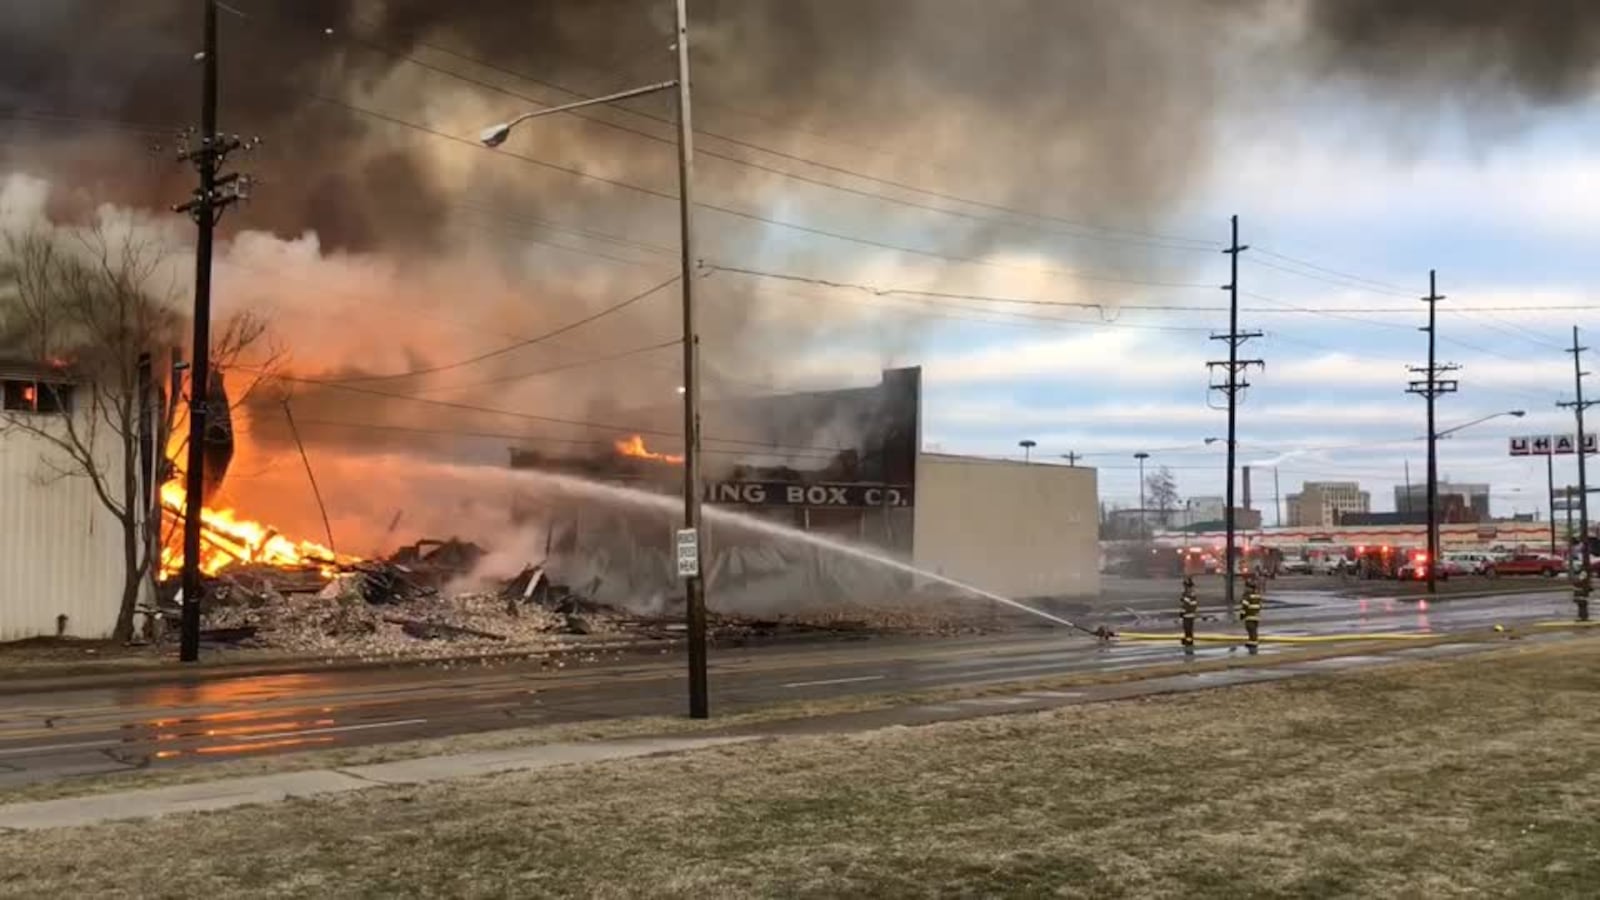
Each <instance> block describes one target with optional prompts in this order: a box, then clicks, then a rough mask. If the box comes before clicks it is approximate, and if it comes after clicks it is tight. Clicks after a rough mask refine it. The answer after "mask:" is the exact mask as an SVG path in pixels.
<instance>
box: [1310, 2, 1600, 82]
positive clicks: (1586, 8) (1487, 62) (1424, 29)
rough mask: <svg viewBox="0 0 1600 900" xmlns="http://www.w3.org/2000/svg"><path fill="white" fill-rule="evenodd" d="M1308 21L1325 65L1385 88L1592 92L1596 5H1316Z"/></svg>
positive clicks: (1599, 29)
mask: <svg viewBox="0 0 1600 900" xmlns="http://www.w3.org/2000/svg"><path fill="white" fill-rule="evenodd" d="M1310 15H1311V19H1310V27H1311V35H1312V37H1313V40H1314V41H1315V42H1316V45H1317V50H1318V51H1319V54H1320V56H1321V58H1322V59H1323V60H1324V61H1326V62H1327V63H1329V64H1332V65H1334V66H1337V67H1338V68H1340V69H1343V70H1345V71H1350V72H1355V73H1357V74H1359V75H1361V76H1362V77H1365V78H1369V79H1373V80H1375V81H1379V82H1381V83H1384V84H1387V85H1391V86H1399V87H1403V88H1407V89H1411V90H1415V91H1419V92H1427V93H1432V94H1435V95H1454V94H1471V95H1477V96H1480V97H1483V98H1484V99H1521V100H1527V101H1531V102H1533V103H1537V104H1553V103H1565V102H1569V101H1574V100H1581V99H1584V98H1586V97H1588V96H1590V95H1591V94H1592V93H1593V91H1594V89H1595V86H1596V81H1595V76H1596V69H1597V67H1600V3H1594V2H1592V0H1318V2H1314V3H1312V4H1311V5H1310Z"/></svg>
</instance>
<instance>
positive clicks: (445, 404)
mask: <svg viewBox="0 0 1600 900" xmlns="http://www.w3.org/2000/svg"><path fill="white" fill-rule="evenodd" d="M235 368H246V367H244V366H236V367H235ZM271 377H272V378H275V379H277V380H279V381H287V382H290V383H292V384H305V385H312V386H315V387H324V388H329V389H330V390H336V391H346V392H349V393H354V394H364V395H366V396H369V397H382V398H385V399H388V400H399V401H403V402H407V403H418V404H423V405H426V406H436V407H439V408H441V409H454V410H460V411H462V412H469V413H474V414H478V415H490V416H505V417H508V418H513V419H526V420H528V421H531V422H548V423H550V424H553V425H569V426H572V427H575V428H591V429H594V430H596V431H614V432H617V433H618V434H638V435H649V436H652V437H671V438H682V437H683V434H682V433H681V432H676V431H663V430H661V429H651V428H637V427H633V426H629V425H615V424H608V423H604V422H586V421H582V420H579V419H563V418H560V417H557V416H542V415H538V414H536V413H525V412H517V411H516V410H510V409H495V408H494V407H488V406H475V405H473V404H470V403H458V402H455V401H451V400H434V399H432V398H428V397H417V396H413V395H410V394H391V393H388V392H387V391H375V390H371V389H370V388H362V387H356V386H355V385H351V384H340V383H338V382H330V381H319V380H317V379H315V378H301V377H297V376H293V375H281V374H275V375H272V376H271ZM702 440H705V441H714V442H716V443H719V444H734V445H739V446H750V447H770V448H773V449H783V450H819V451H825V452H830V453H839V452H842V451H844V450H846V449H848V448H845V447H824V446H817V445H810V444H779V443H773V442H770V441H756V440H749V439H744V438H723V437H713V436H710V435H706V436H703V437H702Z"/></svg>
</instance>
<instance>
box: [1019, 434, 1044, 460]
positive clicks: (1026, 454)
mask: <svg viewBox="0 0 1600 900" xmlns="http://www.w3.org/2000/svg"><path fill="white" fill-rule="evenodd" d="M1017 446H1018V447H1021V448H1022V461H1023V462H1025V463H1026V462H1032V461H1033V448H1035V447H1037V446H1039V442H1038V441H1035V440H1032V439H1025V440H1020V441H1017Z"/></svg>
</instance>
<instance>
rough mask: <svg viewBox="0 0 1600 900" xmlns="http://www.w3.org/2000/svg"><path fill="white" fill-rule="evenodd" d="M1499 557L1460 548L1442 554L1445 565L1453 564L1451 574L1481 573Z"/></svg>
mask: <svg viewBox="0 0 1600 900" xmlns="http://www.w3.org/2000/svg"><path fill="white" fill-rule="evenodd" d="M1499 559H1500V557H1499V556H1497V555H1495V554H1493V553H1484V552H1481V551H1477V550H1462V551H1457V552H1452V553H1446V554H1445V555H1444V561H1445V565H1447V566H1453V567H1454V568H1453V569H1452V574H1457V575H1482V574H1484V572H1485V571H1486V570H1487V569H1488V568H1489V567H1490V566H1492V565H1494V564H1495V562H1496V561H1497V560H1499Z"/></svg>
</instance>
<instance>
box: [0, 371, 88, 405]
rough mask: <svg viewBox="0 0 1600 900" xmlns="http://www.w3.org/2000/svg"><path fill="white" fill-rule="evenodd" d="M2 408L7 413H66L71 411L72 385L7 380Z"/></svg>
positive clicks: (5, 381)
mask: <svg viewBox="0 0 1600 900" xmlns="http://www.w3.org/2000/svg"><path fill="white" fill-rule="evenodd" d="M3 384H4V391H3V396H4V400H3V402H4V408H5V410H6V411H7V412H31V413H66V412H68V411H70V410H71V409H72V385H70V384H59V383H55V382H47V381H33V380H31V379H23V378H7V379H5V380H4V381H3Z"/></svg>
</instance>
